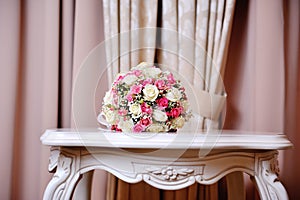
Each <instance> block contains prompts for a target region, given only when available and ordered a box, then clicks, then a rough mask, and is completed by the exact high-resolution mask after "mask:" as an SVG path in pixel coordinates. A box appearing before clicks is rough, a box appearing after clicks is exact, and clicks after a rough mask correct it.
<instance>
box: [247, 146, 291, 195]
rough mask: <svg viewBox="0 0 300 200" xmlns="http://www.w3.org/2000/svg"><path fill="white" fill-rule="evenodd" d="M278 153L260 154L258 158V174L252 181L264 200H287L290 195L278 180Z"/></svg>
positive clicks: (256, 173)
mask: <svg viewBox="0 0 300 200" xmlns="http://www.w3.org/2000/svg"><path fill="white" fill-rule="evenodd" d="M277 155H278V152H277V151H272V152H269V153H268V154H264V155H263V154H258V156H257V157H256V161H255V162H256V163H255V165H256V172H255V176H254V177H252V180H253V181H254V183H255V184H256V186H257V189H258V192H259V195H260V198H261V199H262V200H276V199H277V200H285V199H288V194H287V192H286V190H285V188H284V187H283V185H282V184H281V182H280V181H279V179H278V174H279V167H278V160H277Z"/></svg>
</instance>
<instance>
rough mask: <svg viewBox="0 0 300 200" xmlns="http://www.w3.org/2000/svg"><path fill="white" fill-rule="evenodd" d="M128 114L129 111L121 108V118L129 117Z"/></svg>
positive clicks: (119, 112)
mask: <svg viewBox="0 0 300 200" xmlns="http://www.w3.org/2000/svg"><path fill="white" fill-rule="evenodd" d="M127 113H128V111H127V110H126V109H124V108H123V109H122V108H121V109H120V110H119V111H118V114H119V115H121V116H124V115H127Z"/></svg>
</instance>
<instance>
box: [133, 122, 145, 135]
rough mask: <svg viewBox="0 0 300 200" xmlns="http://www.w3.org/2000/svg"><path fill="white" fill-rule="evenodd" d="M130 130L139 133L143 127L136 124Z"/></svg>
mask: <svg viewBox="0 0 300 200" xmlns="http://www.w3.org/2000/svg"><path fill="white" fill-rule="evenodd" d="M132 129H133V132H135V133H140V132H142V131H143V130H144V127H143V125H141V124H139V123H138V124H136V125H134V127H133V128H132Z"/></svg>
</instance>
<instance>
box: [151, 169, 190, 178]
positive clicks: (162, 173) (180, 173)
mask: <svg viewBox="0 0 300 200" xmlns="http://www.w3.org/2000/svg"><path fill="white" fill-rule="evenodd" d="M146 170H147V171H148V172H150V173H152V174H154V175H156V176H157V177H158V178H160V179H162V180H168V181H174V180H178V179H179V177H187V176H188V175H190V174H191V173H193V172H194V170H193V169H188V168H181V169H175V168H173V167H163V168H158V167H152V168H148V169H146Z"/></svg>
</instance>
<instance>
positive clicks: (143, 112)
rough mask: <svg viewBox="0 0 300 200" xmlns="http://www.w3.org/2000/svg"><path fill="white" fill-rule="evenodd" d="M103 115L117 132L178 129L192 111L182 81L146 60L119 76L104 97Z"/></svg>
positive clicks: (101, 114) (172, 130) (171, 130)
mask: <svg viewBox="0 0 300 200" xmlns="http://www.w3.org/2000/svg"><path fill="white" fill-rule="evenodd" d="M102 116H104V117H105V120H106V122H107V124H108V125H109V126H110V128H111V130H115V131H122V132H176V130H177V129H179V128H182V127H183V125H184V123H185V121H187V120H188V119H189V117H190V116H191V111H190V109H189V103H188V100H187V96H186V94H185V88H184V87H183V86H182V85H181V82H180V81H179V80H176V79H175V78H174V76H173V74H172V73H171V72H169V71H162V70H161V69H159V68H157V67H155V66H153V65H150V64H148V63H144V62H143V63H140V64H139V65H137V66H135V67H133V68H132V69H131V70H130V71H129V72H127V73H121V74H118V75H117V77H116V79H115V81H114V82H113V84H112V87H111V89H110V90H109V91H108V92H106V94H105V97H104V98H103V105H102V112H101V113H100V115H99V117H102ZM99 117H98V118H99ZM99 121H101V120H99Z"/></svg>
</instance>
